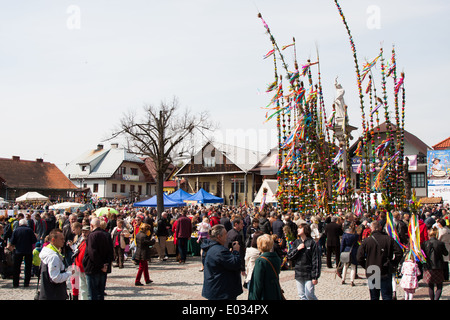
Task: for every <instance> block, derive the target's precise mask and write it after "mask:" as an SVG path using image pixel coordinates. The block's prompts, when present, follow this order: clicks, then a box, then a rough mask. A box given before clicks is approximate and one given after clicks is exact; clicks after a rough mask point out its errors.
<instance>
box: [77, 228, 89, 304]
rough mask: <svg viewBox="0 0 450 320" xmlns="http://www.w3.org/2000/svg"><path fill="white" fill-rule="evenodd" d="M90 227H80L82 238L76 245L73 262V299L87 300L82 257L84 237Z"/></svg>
mask: <svg viewBox="0 0 450 320" xmlns="http://www.w3.org/2000/svg"><path fill="white" fill-rule="evenodd" d="M90 231H91V229H90V228H89V226H83V228H82V229H81V236H82V240H81V242H80V244H79V245H78V247H77V249H76V251H75V253H74V260H73V264H74V267H75V271H76V273H75V274H74V276H73V277H72V288H73V299H74V300H88V289H87V282H86V274H85V273H84V267H83V258H84V253H85V252H86V239H87V237H88V235H89V232H90Z"/></svg>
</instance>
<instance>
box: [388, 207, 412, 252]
mask: <svg viewBox="0 0 450 320" xmlns="http://www.w3.org/2000/svg"><path fill="white" fill-rule="evenodd" d="M386 231H387V234H388V235H389V236H391V238H393V239H394V240H395V242H397V243H398V245H399V246H400V247H402V248H403V249H406V248H408V247H407V246H406V245H404V244H403V243H401V242H400V237H399V236H398V233H397V230H395V226H394V217H393V216H392V213H391V212H388V214H387V215H386Z"/></svg>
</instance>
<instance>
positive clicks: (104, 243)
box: [83, 218, 114, 300]
mask: <svg viewBox="0 0 450 320" xmlns="http://www.w3.org/2000/svg"><path fill="white" fill-rule="evenodd" d="M113 259H114V251H113V243H112V240H111V236H109V233H108V232H105V231H103V230H102V229H101V228H100V220H99V219H98V218H93V219H92V221H91V233H90V234H89V236H88V238H87V239H86V252H85V254H84V259H83V267H84V272H85V273H86V282H87V285H88V297H89V300H104V298H105V287H106V276H107V272H108V270H110V268H111V263H112V261H113Z"/></svg>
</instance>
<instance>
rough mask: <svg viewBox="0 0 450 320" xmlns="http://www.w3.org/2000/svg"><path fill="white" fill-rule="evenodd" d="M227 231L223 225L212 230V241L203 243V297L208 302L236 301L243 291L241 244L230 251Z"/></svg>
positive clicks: (235, 244)
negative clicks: (227, 244) (227, 245)
mask: <svg viewBox="0 0 450 320" xmlns="http://www.w3.org/2000/svg"><path fill="white" fill-rule="evenodd" d="M226 243H227V230H226V229H225V227H224V226H223V225H221V224H218V225H215V226H214V227H212V229H211V230H210V240H208V239H206V240H204V241H203V243H202V249H203V252H204V259H205V260H204V261H205V263H204V264H205V270H204V273H203V276H204V278H203V289H202V296H203V297H205V298H206V299H208V300H236V298H237V296H239V295H240V294H241V293H242V292H243V290H242V283H241V275H240V273H239V272H240V271H241V259H240V257H239V249H240V247H239V244H238V243H237V242H234V244H233V248H232V249H228V248H227V247H226V246H225V245H226Z"/></svg>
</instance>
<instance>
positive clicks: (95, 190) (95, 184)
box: [93, 183, 98, 192]
mask: <svg viewBox="0 0 450 320" xmlns="http://www.w3.org/2000/svg"><path fill="white" fill-rule="evenodd" d="M93 192H98V183H94V191H93Z"/></svg>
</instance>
